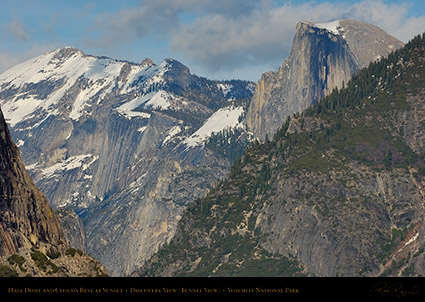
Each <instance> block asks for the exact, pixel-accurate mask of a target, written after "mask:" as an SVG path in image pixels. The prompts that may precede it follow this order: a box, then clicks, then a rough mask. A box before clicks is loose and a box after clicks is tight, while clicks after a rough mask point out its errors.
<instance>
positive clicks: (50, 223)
mask: <svg viewBox="0 0 425 302" xmlns="http://www.w3.org/2000/svg"><path fill="white" fill-rule="evenodd" d="M0 138H1V141H0V152H1V154H0V160H1V162H0V169H1V171H0V196H1V199H0V211H1V212H0V213H1V215H0V223H1V230H0V232H1V239H2V240H1V241H0V255H1V256H8V255H11V254H13V253H16V252H17V251H19V249H21V248H28V247H33V246H36V247H37V248H39V249H40V250H42V251H44V252H55V247H56V248H58V247H59V246H62V245H64V244H66V243H67V240H66V238H65V235H64V234H63V231H62V229H61V227H60V224H59V221H58V219H57V217H56V216H55V215H54V214H53V212H52V210H51V208H50V206H49V203H48V201H47V199H46V198H45V197H44V195H43V194H42V193H41V191H40V190H39V189H38V188H37V187H36V186H35V185H34V183H33V182H32V180H31V178H30V176H29V174H28V173H27V171H26V169H25V166H24V164H23V163H22V161H21V157H20V153H19V150H18V148H17V147H16V145H15V144H14V143H13V142H12V139H11V137H10V134H9V130H8V128H7V125H6V123H5V121H4V118H3V113H1V112H0ZM52 249H53V250H52Z"/></svg>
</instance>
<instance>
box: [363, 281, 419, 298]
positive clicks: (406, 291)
mask: <svg viewBox="0 0 425 302" xmlns="http://www.w3.org/2000/svg"><path fill="white" fill-rule="evenodd" d="M419 292H420V287H419V285H414V286H409V287H406V286H404V285H403V284H402V283H400V282H397V283H394V284H388V283H387V282H380V283H378V284H376V285H375V286H374V287H373V288H372V289H371V290H370V295H373V296H375V295H381V296H382V297H386V296H395V297H397V298H404V297H406V296H412V295H418V294H419Z"/></svg>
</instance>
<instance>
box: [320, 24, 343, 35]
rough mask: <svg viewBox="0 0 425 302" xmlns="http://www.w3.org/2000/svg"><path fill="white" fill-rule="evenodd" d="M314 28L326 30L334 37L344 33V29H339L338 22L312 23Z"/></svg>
mask: <svg viewBox="0 0 425 302" xmlns="http://www.w3.org/2000/svg"><path fill="white" fill-rule="evenodd" d="M314 26H315V27H318V28H322V29H326V30H327V31H330V32H331V33H333V34H334V35H341V34H342V33H343V32H344V28H342V27H341V24H340V20H337V21H332V22H327V23H314Z"/></svg>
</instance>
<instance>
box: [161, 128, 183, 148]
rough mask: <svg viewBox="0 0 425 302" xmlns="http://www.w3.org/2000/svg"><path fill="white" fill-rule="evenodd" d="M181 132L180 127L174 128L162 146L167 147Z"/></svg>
mask: <svg viewBox="0 0 425 302" xmlns="http://www.w3.org/2000/svg"><path fill="white" fill-rule="evenodd" d="M181 131H182V130H181V128H180V126H174V127H173V128H171V129H170V130H169V131H168V135H167V137H166V138H165V139H164V141H163V142H162V144H163V145H165V144H166V143H167V142H168V141H170V140H171V139H172V138H173V137H174V136H176V135H177V134H179V133H180V132H181Z"/></svg>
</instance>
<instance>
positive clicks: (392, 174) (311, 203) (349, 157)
mask: <svg viewBox="0 0 425 302" xmlns="http://www.w3.org/2000/svg"><path fill="white" fill-rule="evenodd" d="M424 67H425V34H424V35H422V36H417V37H415V38H414V39H413V40H412V41H410V42H409V43H408V44H407V45H406V46H404V47H402V48H401V49H399V50H397V51H395V52H394V53H392V54H390V55H389V56H388V58H381V60H380V61H379V62H376V63H373V64H371V65H370V66H369V67H368V68H365V69H363V70H361V71H360V72H359V73H358V74H357V75H356V76H354V77H353V78H352V79H351V81H349V82H347V83H346V87H345V88H344V89H341V90H335V91H333V92H332V93H331V94H330V95H329V96H327V97H325V98H324V99H322V100H321V101H320V102H318V103H317V104H316V105H314V106H312V107H310V108H308V109H307V110H305V111H304V112H303V113H302V114H296V115H295V116H294V117H292V118H290V119H289V118H288V119H287V121H286V122H285V123H284V124H283V126H282V127H281V128H280V129H279V131H278V132H277V134H276V135H275V136H274V139H272V140H271V141H270V142H266V143H264V144H260V143H255V144H253V145H252V146H251V147H249V148H248V149H247V150H246V151H245V153H244V155H243V156H242V158H241V160H238V161H236V162H235V164H234V165H233V167H232V169H231V174H230V175H229V176H228V177H227V178H226V179H225V180H224V181H221V182H220V183H219V184H218V185H217V186H216V187H214V189H212V190H211V191H210V192H209V193H208V194H207V195H206V196H205V197H204V198H201V199H199V200H197V201H196V202H194V203H192V204H191V205H190V206H189V207H188V209H187V210H186V211H185V213H184V215H183V217H182V219H181V220H180V223H179V226H178V229H177V231H176V235H175V237H174V238H173V239H172V240H171V241H170V243H169V244H167V245H166V246H164V247H163V248H162V249H160V251H159V252H158V253H156V254H155V255H154V256H153V257H152V258H151V259H150V260H149V261H148V262H147V263H146V264H145V265H144V266H142V268H141V269H140V270H139V271H137V272H135V273H134V275H135V276H424V275H425V269H424V268H425V266H424V264H425V253H424V248H425V224H424V218H425V207H424V201H425V129H424V123H423V121H424V118H425V102H424V99H425V68H424Z"/></svg>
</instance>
